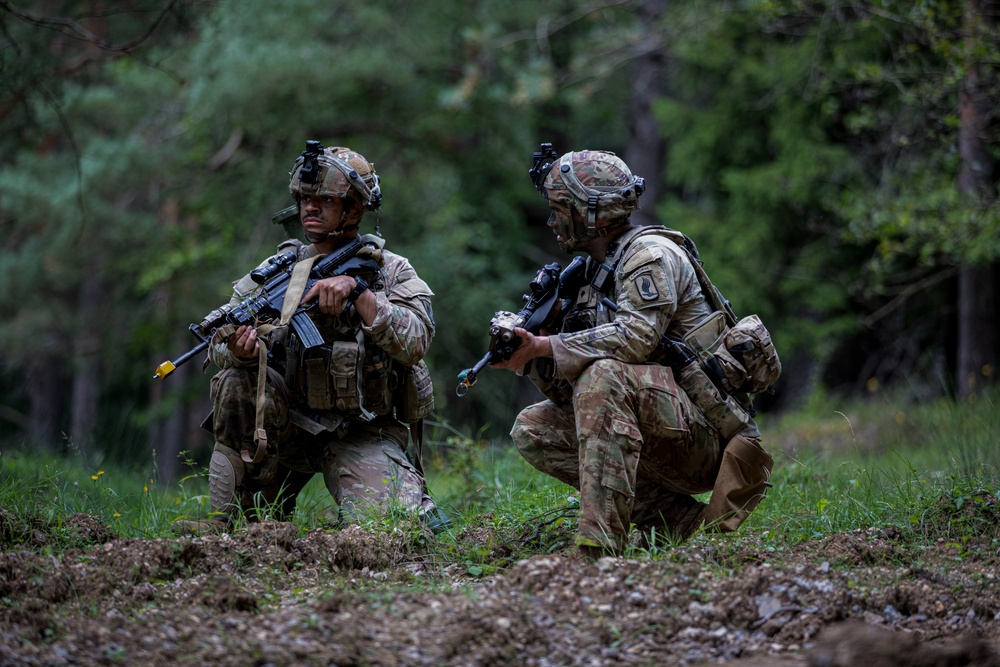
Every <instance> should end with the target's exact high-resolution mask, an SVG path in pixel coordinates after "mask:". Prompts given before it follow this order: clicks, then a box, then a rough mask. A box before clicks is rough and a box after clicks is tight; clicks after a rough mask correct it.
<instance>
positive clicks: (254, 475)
mask: <svg viewBox="0 0 1000 667" xmlns="http://www.w3.org/2000/svg"><path fill="white" fill-rule="evenodd" d="M362 241H364V242H372V243H376V244H378V245H379V247H381V244H382V240H381V238H379V237H374V236H371V235H368V236H364V237H362ZM289 249H295V250H296V252H297V254H298V256H299V259H300V260H301V259H304V258H306V257H311V256H314V255H315V254H316V252H317V251H316V248H315V246H312V245H303V244H301V243H300V242H297V241H288V242H285V243H283V244H282V245H281V246H279V253H278V254H281V253H282V252H286V251H287V250H289ZM380 255H381V257H382V260H383V264H382V268H381V271H380V272H379V274H378V275H377V276H376V277H375V278H373V280H371V281H370V283H369V284H370V286H371V289H372V291H373V292H374V294H375V303H376V309H377V312H376V316H375V319H374V321H373V322H372V324H371V325H370V326H367V325H364V324H363V323H362V322H361V321H360V319H359V318H358V317H357V315H356V314H353V317H349V316H347V315H341V316H333V315H324V314H323V313H320V312H319V311H318V310H317V309H313V310H311V311H309V312H310V317H311V318H312V320H313V322H314V323H315V324H316V327H317V328H318V329H319V331H320V333H321V334H322V336H323V338H324V340H325V341H327V342H328V343H332V342H334V341H351V342H352V343H356V341H357V340H358V336H359V331H360V332H361V336H363V341H364V350H365V355H364V358H363V359H362V360H361V368H362V370H363V384H364V389H365V393H364V400H365V404H364V405H365V408H366V410H367V412H368V414H370V415H375V418H374V419H372V420H371V421H365V420H364V419H361V418H359V417H360V416H361V415H360V412H361V411H360V410H359V411H357V412H358V414H351V415H345V414H343V413H341V412H339V411H338V410H337V409H336V405H334V404H333V403H332V402H331V404H330V405H329V406H326V407H319V408H316V407H313V408H307V407H306V405H305V404H304V399H303V397H302V396H301V395H300V393H299V392H292V391H290V390H289V386H288V384H287V383H286V381H285V379H284V378H283V377H282V375H281V374H280V373H278V372H277V370H276V369H273V368H271V367H270V366H269V367H268V369H267V371H268V377H267V384H266V390H265V391H266V402H265V409H264V419H265V430H266V431H267V436H268V451H267V454H266V456H265V458H264V460H263V461H261V462H260V463H258V464H246V463H244V462H243V461H241V460H240V459H239V457H238V456H236V457H235V460H234V457H233V456H231V455H230V452H227V451H226V450H233V451H235V452H240V451H241V450H243V449H249V450H250V451H253V449H254V446H253V444H252V443H253V432H254V425H255V424H254V421H255V416H256V412H255V407H256V406H255V399H256V383H257V361H256V360H254V359H250V360H248V359H240V358H238V357H236V356H234V355H233V354H232V352H231V351H229V350H228V349H227V347H226V345H225V343H224V342H222V343H219V344H217V345H214V346H211V347H210V348H209V355H208V356H209V360H210V361H211V362H213V363H214V364H215V365H217V366H218V367H219V368H221V369H222V370H221V371H220V372H219V373H218V374H217V375H216V376H215V377H214V378H213V380H212V400H213V406H214V413H213V424H212V427H213V431H214V434H215V438H216V450H217V451H219V452H221V453H222V454H224V455H226V457H227V458H228V460H229V461H230V462H232V465H233V467H234V469H235V471H234V472H235V474H234V477H235V478H236V479H238V480H240V481H239V484H238V487H239V488H238V489H237V490H236V493H235V494H234V495H235V496H237V498H236V499H235V500H236V502H237V504H238V505H239V506H240V507H241V509H243V510H244V511H249V510H252V509H253V505H254V503H258V504H259V502H260V498H263V499H264V500H266V501H267V502H269V503H273V502H275V499H280V501H281V503H282V507H283V508H288V509H289V510H290V509H291V508H294V505H295V495H296V494H297V493H298V492H299V491H300V490H301V489H302V487H303V486H304V485H305V483H306V482H308V480H309V479H310V478H311V477H312V475H314V474H315V473H321V474H322V475H323V478H324V481H325V482H326V486H327V488H328V489H329V491H330V493H331V495H333V497H334V500H336V502H337V504H338V505H339V506H340V508H341V513H342V517H343V518H344V519H348V520H350V519H352V518H355V517H357V516H359V515H360V514H363V513H365V512H368V511H372V510H374V511H384V510H385V509H386V508H387V507H388V506H390V505H391V504H393V503H397V502H398V503H399V504H400V505H401V506H403V507H405V508H407V509H417V508H419V507H420V506H421V504H422V498H423V499H424V503H423V504H424V505H425V506H426V505H427V504H428V503H431V501H430V500H429V498H428V497H427V496H426V495H425V494H424V479H423V476H422V475H421V474H420V473H419V472H418V471H417V470H416V469H415V468H414V466H413V465H412V464H411V463H410V461H409V460H408V459H407V457H406V455H405V453H404V451H405V447H406V443H407V440H408V436H409V431H408V429H407V427H406V425H405V424H403V423H401V422H399V421H397V420H396V418H395V417H394V414H395V410H394V408H395V406H394V404H393V400H394V399H393V392H391V391H388V387H389V386H390V385H391V382H390V377H389V373H390V372H392V369H393V368H394V364H393V363H391V362H393V361H394V362H397V363H398V364H401V365H403V366H412V365H414V364H417V363H418V362H420V360H421V359H423V357H424V355H425V354H426V353H427V349H428V347H429V346H430V343H431V340H432V339H433V337H434V332H435V324H434V316H433V311H432V309H431V297H432V296H433V292H432V291H431V290H430V288H429V287H428V286H427V283H425V282H424V281H423V280H421V279H420V277H419V276H418V275H417V273H416V271H415V270H414V269H413V266H412V265H411V264H410V262H409V261H408V260H407V259H406V258H405V257H402V256H401V255H397V254H394V253H392V252H389V251H388V250H384V249H383V250H381V251H380ZM267 263H268V260H264V261H263V262H261V264H260V266H265V265H266V264H267ZM256 288H257V285H256V283H254V282H253V280H251V279H250V277H249V274H248V275H247V276H244V277H243V278H242V279H240V280H238V281H236V282H235V283H233V291H234V294H233V297H232V299H231V301H230V303H232V304H236V303H239V302H240V301H241V300H242V299H244V298H246V297H247V296H248V295H249V294H251V293H252V291H253V290H254V289H256ZM286 339H287V328H285V327H282V328H279V329H276V330H274V331H273V332H272V334H271V336H270V344H271V345H272V346H273V345H274V344H275V343H278V342H285V341H286ZM279 491H280V493H279ZM211 500H212V505H213V507H212V510H213V511H220V510H223V509H224V507H225V506H226V505H227V504H229V503H230V502H231V501H230V499H228V498H226V499H217V498H214V497H212V499H211ZM431 504H432V503H431Z"/></svg>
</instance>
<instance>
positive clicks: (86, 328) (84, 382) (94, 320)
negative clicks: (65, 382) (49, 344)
mask: <svg viewBox="0 0 1000 667" xmlns="http://www.w3.org/2000/svg"><path fill="white" fill-rule="evenodd" d="M99 276H100V266H99V262H98V261H95V262H92V264H91V266H89V267H88V268H87V271H86V273H85V274H84V277H83V281H82V283H81V284H80V300H79V303H78V310H77V312H78V313H79V315H80V318H79V329H78V331H77V333H76V335H75V338H74V341H73V357H74V358H73V366H72V368H73V394H72V404H71V406H70V427H69V436H70V438H71V439H72V441H73V442H74V444H75V445H76V446H77V447H79V448H81V449H82V450H83V451H86V450H87V449H89V448H90V446H91V445H92V444H93V443H92V439H93V436H94V429H95V427H96V426H97V411H98V405H99V402H100V392H101V377H100V355H99V354H98V353H99V352H100V349H101V337H100V333H99V327H100V324H99V322H100V320H101V317H100V315H99V313H100V305H99V304H100V298H101V279H100V277H99Z"/></svg>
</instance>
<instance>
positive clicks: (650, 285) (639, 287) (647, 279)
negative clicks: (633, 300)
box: [632, 271, 660, 301]
mask: <svg viewBox="0 0 1000 667" xmlns="http://www.w3.org/2000/svg"><path fill="white" fill-rule="evenodd" d="M632 284H633V285H635V291H636V293H638V294H639V297H640V298H641V299H642V300H643V301H657V300H659V298H660V291H659V290H658V289H657V288H656V281H655V280H653V276H652V274H651V273H650V272H649V271H645V272H643V273H640V274H639V275H637V276H636V277H635V278H633V279H632Z"/></svg>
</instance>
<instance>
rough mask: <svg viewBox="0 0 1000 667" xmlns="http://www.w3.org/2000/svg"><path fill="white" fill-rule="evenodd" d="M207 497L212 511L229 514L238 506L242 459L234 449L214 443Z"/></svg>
mask: <svg viewBox="0 0 1000 667" xmlns="http://www.w3.org/2000/svg"><path fill="white" fill-rule="evenodd" d="M208 472H209V476H208V498H209V502H210V504H211V508H212V511H213V512H222V513H225V514H231V513H232V511H233V509H234V508H236V507H238V506H239V504H238V503H239V498H238V495H237V494H238V492H239V491H240V488H241V487H242V485H243V472H244V471H243V459H241V458H240V455H239V453H238V452H236V450H234V449H232V448H230V447H226V446H225V445H223V444H221V443H216V445H215V451H214V452H212V460H211V462H210V463H209V466H208Z"/></svg>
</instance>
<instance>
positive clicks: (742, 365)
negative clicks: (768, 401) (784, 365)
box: [716, 315, 781, 394]
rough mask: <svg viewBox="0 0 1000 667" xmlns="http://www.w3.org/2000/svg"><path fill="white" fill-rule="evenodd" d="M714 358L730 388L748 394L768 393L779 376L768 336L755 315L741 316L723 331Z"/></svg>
mask: <svg viewBox="0 0 1000 667" xmlns="http://www.w3.org/2000/svg"><path fill="white" fill-rule="evenodd" d="M716 357H717V358H718V359H719V364H720V365H721V366H722V369H723V372H724V373H725V374H726V378H727V379H728V380H729V383H730V384H731V385H732V386H733V388H734V389H736V390H738V391H743V392H746V393H748V394H759V393H761V392H765V391H769V390H770V389H771V387H772V386H773V385H774V383H775V382H776V381H777V380H778V377H779V376H780V375H781V360H780V359H778V352H777V351H776V350H775V349H774V343H772V342H771V334H770V332H768V330H767V327H765V326H764V323H763V322H761V320H760V318H759V317H758V316H757V315H748V316H746V317H744V318H743V319H742V320H740V321H739V322H737V323H736V325H735V326H734V327H732V328H731V329H730V330H729V331H728V332H726V335H725V336H723V338H722V345H721V347H720V348H719V349H718V350H716Z"/></svg>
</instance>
